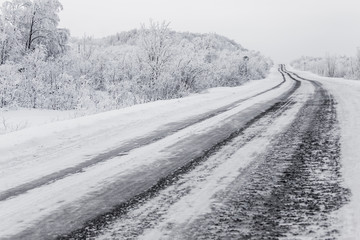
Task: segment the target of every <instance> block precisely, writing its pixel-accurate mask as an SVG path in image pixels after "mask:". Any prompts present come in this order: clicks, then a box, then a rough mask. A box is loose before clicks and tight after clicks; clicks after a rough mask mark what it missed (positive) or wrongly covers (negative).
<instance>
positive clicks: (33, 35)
mask: <svg viewBox="0 0 360 240" xmlns="http://www.w3.org/2000/svg"><path fill="white" fill-rule="evenodd" d="M61 9H62V5H61V3H60V2H59V1H58V0H33V1H30V0H13V1H6V2H4V3H3V5H2V8H1V12H2V13H3V17H2V19H3V22H5V23H3V24H2V25H4V26H5V27H2V29H4V30H3V32H5V33H6V35H7V36H8V38H9V37H11V38H12V39H13V40H15V41H12V42H11V43H12V44H13V45H16V47H18V46H19V45H22V47H23V51H22V53H23V54H25V53H27V52H29V51H33V50H34V49H35V48H36V47H37V46H39V45H43V46H45V48H46V52H47V55H48V57H49V56H56V55H58V54H59V53H62V52H63V51H64V50H66V43H67V41H68V38H69V31H68V30H67V29H61V28H58V24H59V21H60V19H59V16H58V13H59V11H60V10H61ZM6 26H11V27H6ZM7 42H9V41H7ZM3 46H5V45H3ZM12 47H14V46H11V48H12Z"/></svg>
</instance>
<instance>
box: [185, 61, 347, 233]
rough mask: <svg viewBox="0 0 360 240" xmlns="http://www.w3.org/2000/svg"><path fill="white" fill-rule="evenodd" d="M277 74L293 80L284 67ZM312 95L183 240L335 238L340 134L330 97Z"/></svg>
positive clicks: (342, 192)
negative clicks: (269, 145)
mask: <svg viewBox="0 0 360 240" xmlns="http://www.w3.org/2000/svg"><path fill="white" fill-rule="evenodd" d="M282 71H283V72H284V73H285V74H287V75H288V76H289V77H290V78H292V79H295V77H293V75H294V76H297V75H296V74H293V73H291V72H288V71H287V70H286V69H285V68H284V67H282ZM299 79H301V80H303V81H309V82H310V83H311V84H313V85H314V86H315V89H316V90H315V95H314V96H313V98H312V99H309V100H308V101H307V102H306V104H305V106H304V107H303V108H302V109H301V111H300V112H299V114H298V116H297V118H296V120H295V121H294V122H293V123H292V125H291V126H290V127H289V129H288V130H287V131H285V132H284V133H283V134H281V135H280V136H279V138H278V141H275V142H274V143H273V144H272V145H273V147H272V148H271V149H269V152H268V154H266V155H265V156H263V157H261V158H259V159H258V164H254V165H253V166H251V167H250V168H249V169H247V170H246V171H244V172H242V173H241V175H239V177H238V179H237V180H236V181H234V182H233V183H232V184H231V187H230V188H228V189H227V190H226V191H224V192H222V193H221V194H219V195H218V196H217V199H218V202H219V203H220V204H217V205H214V206H213V211H212V213H210V214H207V215H205V216H203V217H201V218H200V219H198V220H197V221H196V222H195V223H194V226H192V227H189V228H188V229H185V231H184V232H186V234H185V237H184V238H185V239H217V238H218V236H221V238H224V239H279V238H283V239H304V238H309V239H337V238H338V237H340V236H341V226H340V227H339V225H341V224H339V220H338V219H337V218H336V214H334V213H335V212H336V211H337V210H338V209H339V208H341V207H342V206H343V205H344V204H346V203H348V202H349V197H350V190H349V189H346V188H344V187H343V186H342V178H341V172H340V168H341V163H340V141H339V139H340V135H339V134H340V133H339V129H338V122H337V116H336V109H335V101H334V99H333V97H332V96H331V95H330V94H329V93H328V92H327V91H326V90H325V89H324V88H323V87H322V86H321V84H320V83H317V82H315V81H312V80H309V79H304V78H300V77H299Z"/></svg>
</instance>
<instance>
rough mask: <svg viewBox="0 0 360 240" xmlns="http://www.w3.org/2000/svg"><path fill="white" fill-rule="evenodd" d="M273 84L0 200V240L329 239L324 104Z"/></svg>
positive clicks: (304, 86) (333, 194) (331, 126)
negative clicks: (92, 239) (95, 239)
mask: <svg viewBox="0 0 360 240" xmlns="http://www.w3.org/2000/svg"><path fill="white" fill-rule="evenodd" d="M279 74H281V77H282V79H283V81H282V82H281V83H279V84H278V85H276V86H273V87H271V88H269V89H266V90H265V91H261V92H259V93H256V94H254V95H252V96H249V97H247V98H244V99H239V100H237V101H234V102H233V103H231V104H228V105H226V106H222V107H220V108H217V109H214V110H212V111H208V112H206V113H203V114H199V115H197V116H194V117H191V118H188V119H186V120H184V121H180V122H173V123H171V124H167V125H165V126H162V127H161V129H159V130H157V131H155V132H152V133H150V134H148V135H146V136H142V137H138V138H134V139H132V140H131V141H128V142H126V143H125V144H122V145H121V146H118V147H116V148H114V149H112V150H111V151H108V152H106V153H102V154H99V155H98V156H94V157H92V158H90V159H88V160H87V161H84V162H81V163H79V164H77V165H75V166H71V167H68V168H64V169H61V170H60V171H56V172H53V173H51V174H48V175H44V176H41V177H39V178H36V179H34V180H31V181H30V182H26V183H21V184H19V185H17V186H12V187H10V188H8V189H6V190H4V191H1V192H0V213H1V215H0V220H1V223H2V224H1V225H0V238H1V239H8V238H9V239H89V238H98V239H134V238H142V239H218V238H224V239H234V238H235V239H274V238H275V239H276V238H280V237H283V238H287V239H297V238H304V237H308V238H311V239H313V238H320V239H322V238H337V237H338V236H339V234H340V233H339V225H341V222H340V221H339V219H337V217H336V215H334V214H333V213H334V212H335V211H336V210H338V209H339V208H340V207H341V206H342V205H344V204H346V203H347V202H348V201H349V196H350V191H349V190H348V189H346V188H344V187H343V186H342V185H341V182H342V177H341V173H340V166H341V164H340V143H339V139H340V133H339V129H338V121H337V115H336V110H335V102H334V99H333V97H332V96H331V94H329V93H328V92H327V91H326V89H325V88H323V87H322V85H321V84H320V83H318V82H316V81H312V80H309V79H305V78H302V77H300V76H298V75H297V74H295V73H292V72H290V71H287V70H286V69H285V67H284V66H283V65H281V66H280V68H279Z"/></svg>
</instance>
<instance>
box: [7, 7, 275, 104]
mask: <svg viewBox="0 0 360 240" xmlns="http://www.w3.org/2000/svg"><path fill="white" fill-rule="evenodd" d="M0 10H1V17H0V107H25V108H45V109H57V110H68V109H96V110H100V111H102V110H109V109H116V108H120V107H125V106H131V105H134V104H138V103H145V102H149V101H155V100H160V99H170V98H176V97H183V96H186V95H187V94H189V93H192V92H200V91H202V90H204V89H207V88H211V87H219V86H238V85H241V84H242V83H244V82H246V81H248V80H250V79H261V78H264V77H265V76H266V75H267V73H268V71H269V69H270V67H271V66H272V64H273V63H272V61H271V60H270V59H268V58H266V57H264V56H262V55H261V54H260V53H259V52H256V51H250V50H247V49H245V48H243V47H242V46H241V45H239V44H238V43H236V42H234V41H232V40H229V39H227V38H226V37H223V36H220V35H217V34H195V33H181V32H175V31H172V30H171V29H170V28H169V24H168V23H166V22H163V23H157V22H150V23H149V24H148V26H145V25H142V26H141V28H140V29H135V30H131V31H127V32H121V33H117V34H115V35H113V36H108V37H104V38H100V39H94V38H92V37H87V36H84V37H83V38H71V37H70V34H69V31H68V30H67V29H62V28H59V27H58V24H59V16H58V14H59V12H60V11H61V10H62V5H61V3H60V2H59V1H58V0H32V1H31V0H12V1H6V2H5V3H4V4H3V5H2V7H1V9H0Z"/></svg>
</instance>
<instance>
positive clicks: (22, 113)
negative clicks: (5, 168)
mask: <svg viewBox="0 0 360 240" xmlns="http://www.w3.org/2000/svg"><path fill="white" fill-rule="evenodd" d="M84 114H85V113H83V112H80V111H75V110H69V111H56V110H46V109H21V108H20V109H16V110H12V109H0V135H1V134H5V133H9V132H14V131H19V130H22V129H25V128H30V127H36V126H40V125H44V124H48V123H52V122H57V121H63V120H67V119H72V118H76V117H80V116H82V115H84Z"/></svg>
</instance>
